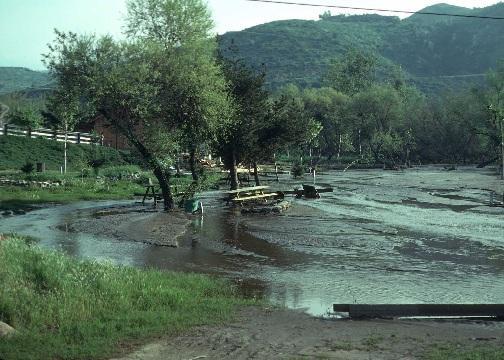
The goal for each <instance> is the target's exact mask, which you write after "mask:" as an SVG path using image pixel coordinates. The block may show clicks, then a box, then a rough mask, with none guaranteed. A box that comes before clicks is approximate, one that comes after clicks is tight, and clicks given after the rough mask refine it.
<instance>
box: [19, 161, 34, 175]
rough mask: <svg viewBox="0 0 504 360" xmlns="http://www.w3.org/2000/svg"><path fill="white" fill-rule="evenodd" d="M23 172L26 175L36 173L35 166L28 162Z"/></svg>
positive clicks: (22, 168) (23, 167)
mask: <svg viewBox="0 0 504 360" xmlns="http://www.w3.org/2000/svg"><path fill="white" fill-rule="evenodd" d="M21 171H22V172H23V173H25V174H31V173H32V172H33V171H35V165H33V163H32V162H29V161H27V162H26V164H24V165H23V166H22V167H21Z"/></svg>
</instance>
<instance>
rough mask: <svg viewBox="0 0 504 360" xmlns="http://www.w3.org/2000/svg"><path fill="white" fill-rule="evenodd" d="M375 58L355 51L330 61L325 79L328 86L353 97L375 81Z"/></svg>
mask: <svg viewBox="0 0 504 360" xmlns="http://www.w3.org/2000/svg"><path fill="white" fill-rule="evenodd" d="M375 72H376V58H375V57H374V56H373V55H370V54H366V53H364V52H362V51H358V50H355V49H352V50H350V51H349V52H347V53H346V54H345V55H344V56H343V57H342V58H340V59H335V60H332V61H331V65H330V66H329V70H328V72H327V75H326V77H325V82H326V84H327V85H328V86H330V87H332V88H334V89H336V90H338V91H340V92H342V93H344V94H347V95H350V96H352V95H355V94H356V93H358V92H361V91H363V90H365V89H367V88H368V87H370V86H371V84H373V82H374V81H375V76H376V75H375Z"/></svg>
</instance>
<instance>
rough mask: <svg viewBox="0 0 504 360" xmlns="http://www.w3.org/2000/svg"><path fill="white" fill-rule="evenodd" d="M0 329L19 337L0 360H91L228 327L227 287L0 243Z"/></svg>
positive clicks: (235, 301)
mask: <svg viewBox="0 0 504 360" xmlns="http://www.w3.org/2000/svg"><path fill="white" fill-rule="evenodd" d="M0 264H2V266H0V284H2V286H1V287H0V321H3V322H6V323H8V324H10V325H11V326H13V327H14V328H16V329H17V330H18V331H19V333H18V335H16V336H14V337H11V338H8V339H1V340H0V359H3V360H11V359H23V360H28V359H93V358H100V359H101V358H106V357H108V356H110V355H112V354H114V353H117V352H118V351H120V347H121V344H128V343H141V342H145V341H146V340H147V339H148V338H150V337H153V336H158V335H166V334H175V333H179V332H181V331H184V330H186V329H188V328H190V327H191V326H195V325H202V324H212V323H220V322H223V321H225V320H229V319H230V318H231V316H232V314H233V310H234V309H235V307H236V306H237V305H245V304H251V301H249V300H243V299H239V298H238V297H237V296H236V294H235V292H234V290H233V288H232V287H231V286H230V284H228V283H226V282H224V281H222V280H218V279H214V278H210V277H208V276H203V275H196V274H183V273H174V272H162V271H155V270H139V269H135V268H130V267H124V266H115V265H112V264H104V263H96V262H93V261H77V260H75V259H73V258H70V257H67V256H65V255H64V254H61V253H58V252H52V251H48V250H43V249H40V248H38V247H37V246H34V245H30V244H29V243H28V241H26V240H25V239H22V238H19V237H16V236H10V237H8V238H6V239H4V240H1V237H0Z"/></svg>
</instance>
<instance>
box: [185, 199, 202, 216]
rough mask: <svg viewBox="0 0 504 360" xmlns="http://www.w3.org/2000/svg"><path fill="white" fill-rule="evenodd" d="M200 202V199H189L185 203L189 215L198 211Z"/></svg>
mask: <svg viewBox="0 0 504 360" xmlns="http://www.w3.org/2000/svg"><path fill="white" fill-rule="evenodd" d="M198 205H199V200H198V199H187V200H186V201H184V210H185V212H187V213H191V214H192V213H194V212H196V211H198Z"/></svg>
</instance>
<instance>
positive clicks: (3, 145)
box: [0, 136, 130, 171]
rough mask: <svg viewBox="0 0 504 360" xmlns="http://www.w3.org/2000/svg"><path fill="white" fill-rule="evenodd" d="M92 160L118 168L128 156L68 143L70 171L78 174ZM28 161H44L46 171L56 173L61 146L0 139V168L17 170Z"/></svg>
mask: <svg viewBox="0 0 504 360" xmlns="http://www.w3.org/2000/svg"><path fill="white" fill-rule="evenodd" d="M94 159H100V161H102V163H103V164H107V165H121V164H125V162H126V160H129V159H130V156H129V154H128V153H125V152H121V151H117V150H115V149H112V148H108V147H104V146H97V145H81V144H79V145H77V144H68V160H69V167H70V169H74V170H78V171H80V170H81V169H82V168H86V167H88V165H87V164H88V162H90V161H92V160H94ZM125 159H126V160H125ZM27 161H29V162H33V163H37V162H43V163H45V164H46V169H50V170H59V169H60V166H61V164H62V163H63V144H62V143H61V142H58V141H53V140H46V139H30V138H26V137H18V136H0V169H3V170H7V169H19V168H20V167H21V166H23V165H24V164H25V163H26V162H27Z"/></svg>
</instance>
